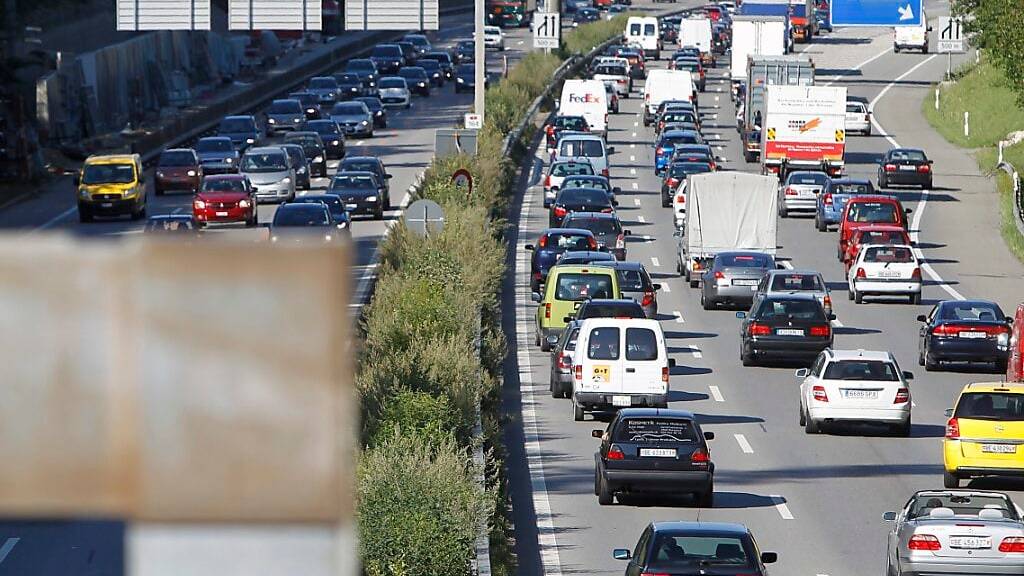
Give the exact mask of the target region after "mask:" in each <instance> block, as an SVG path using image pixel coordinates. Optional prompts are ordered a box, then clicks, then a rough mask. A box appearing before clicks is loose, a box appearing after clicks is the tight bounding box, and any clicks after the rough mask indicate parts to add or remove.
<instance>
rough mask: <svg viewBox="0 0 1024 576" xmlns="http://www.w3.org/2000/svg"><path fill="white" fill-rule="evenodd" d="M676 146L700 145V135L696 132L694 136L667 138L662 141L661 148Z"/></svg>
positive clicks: (680, 135) (685, 135) (679, 135)
mask: <svg viewBox="0 0 1024 576" xmlns="http://www.w3.org/2000/svg"><path fill="white" fill-rule="evenodd" d="M676 144H700V135H698V134H697V133H696V132H694V133H692V134H678V135H673V136H666V137H664V138H662V139H661V143H660V144H659V146H675V145H676Z"/></svg>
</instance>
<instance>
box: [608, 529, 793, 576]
mask: <svg viewBox="0 0 1024 576" xmlns="http://www.w3.org/2000/svg"><path fill="white" fill-rule="evenodd" d="M759 550H760V549H759V548H758V546H757V544H756V543H755V542H754V536H753V534H751V533H750V530H748V529H747V527H746V526H744V525H742V524H724V523H719V522H714V523H712V522H703V523H702V522H682V521H679V522H653V523H651V524H649V525H648V526H647V528H646V529H645V530H644V532H643V534H641V535H640V541H639V542H638V543H637V545H636V551H637V552H636V556H635V557H634V556H633V552H632V551H631V550H630V549H629V548H617V549H615V551H614V552H612V556H613V557H614V558H615V559H616V560H629V565H627V566H626V576H640V575H641V574H709V575H718V574H749V575H750V576H765V575H766V574H767V571H766V570H765V567H764V565H765V564H771V563H773V562H777V561H778V559H779V555H778V554H776V553H775V552H760V551H759Z"/></svg>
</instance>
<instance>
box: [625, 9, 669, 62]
mask: <svg viewBox="0 0 1024 576" xmlns="http://www.w3.org/2000/svg"><path fill="white" fill-rule="evenodd" d="M634 42H636V43H637V44H639V45H640V47H641V48H643V49H644V56H646V57H647V58H653V59H655V60H657V59H659V58H661V31H660V30H659V26H658V19H657V18H655V17H653V16H630V17H629V20H627V21H626V44H632V43H634Z"/></svg>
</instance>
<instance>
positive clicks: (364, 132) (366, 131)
mask: <svg viewBox="0 0 1024 576" xmlns="http://www.w3.org/2000/svg"><path fill="white" fill-rule="evenodd" d="M343 130H344V132H345V136H369V135H370V134H372V133H373V123H372V122H369V123H367V125H366V126H359V125H356V126H347V125H346V126H344V127H343Z"/></svg>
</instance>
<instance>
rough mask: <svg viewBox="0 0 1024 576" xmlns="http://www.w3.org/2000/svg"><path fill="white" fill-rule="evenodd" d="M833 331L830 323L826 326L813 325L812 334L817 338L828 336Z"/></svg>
mask: <svg viewBox="0 0 1024 576" xmlns="http://www.w3.org/2000/svg"><path fill="white" fill-rule="evenodd" d="M831 333H832V328H831V327H830V326H829V325H827V324H826V325H824V326H811V336H814V337H815V338H828V335H829V334H831Z"/></svg>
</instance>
